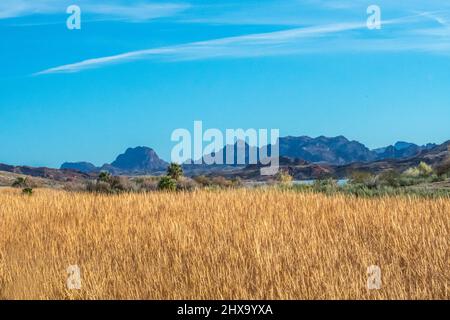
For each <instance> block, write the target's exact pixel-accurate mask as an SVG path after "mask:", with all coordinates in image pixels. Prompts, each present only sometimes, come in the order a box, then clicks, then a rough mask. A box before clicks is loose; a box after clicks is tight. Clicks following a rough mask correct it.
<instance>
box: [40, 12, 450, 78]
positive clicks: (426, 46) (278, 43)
mask: <svg viewBox="0 0 450 320" xmlns="http://www.w3.org/2000/svg"><path fill="white" fill-rule="evenodd" d="M423 16H424V15H423V14H417V15H414V16H408V17H403V18H399V19H392V20H388V21H384V22H383V28H388V27H389V26H390V25H392V26H394V25H397V24H405V23H414V22H417V19H423ZM355 32H356V34H355ZM362 32H367V29H366V23H365V22H364V23H340V24H329V25H320V26H313V27H305V28H293V29H288V30H283V31H276V32H268V33H257V34H249V35H242V36H235V37H226V38H219V39H213V40H207V41H199V42H192V43H187V44H181V45H175V46H169V47H162V48H151V49H144V50H137V51H131V52H127V53H122V54H118V55H112V56H106V57H100V58H94V59H87V60H84V61H81V62H76V63H72V64H66V65H62V66H57V67H53V68H49V69H46V70H43V71H40V72H37V73H35V74H34V75H44V74H54V73H73V72H79V71H82V70H85V69H90V68H99V67H103V66H105V65H109V64H115V63H116V64H117V63H124V62H128V61H132V60H142V59H155V58H164V59H168V60H177V61H179V60H196V59H210V58H227V57H257V56H270V55H288V54H302V53H314V52H339V51H406V50H417V51H427V52H442V51H448V49H449V46H450V43H448V42H442V41H441V42H439V43H438V42H436V41H434V40H435V39H434V38H423V39H420V41H417V39H414V38H413V37H412V33H408V34H402V35H400V36H398V37H386V38H378V39H367V38H364V37H358V35H361V33H362ZM333 36H334V37H333Z"/></svg>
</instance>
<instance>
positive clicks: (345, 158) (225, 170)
mask: <svg viewBox="0 0 450 320" xmlns="http://www.w3.org/2000/svg"><path fill="white" fill-rule="evenodd" d="M279 143H280V146H279V147H280V167H281V169H282V170H287V171H289V173H290V174H291V175H292V176H293V177H294V178H295V179H298V180H302V179H316V178H322V177H335V178H345V177H348V176H349V175H350V174H351V173H352V172H355V171H366V172H371V173H375V174H377V173H380V172H382V171H384V170H388V169H395V170H397V171H404V170H406V169H408V168H410V167H412V166H416V165H418V164H419V163H420V162H421V161H424V162H426V163H428V164H430V165H438V164H440V163H442V162H443V161H447V160H448V159H450V141H447V142H445V143H443V144H441V145H435V144H427V145H424V146H418V145H416V144H413V143H408V142H397V143H395V144H394V145H392V146H387V147H384V148H379V149H375V150H370V149H368V148H367V147H366V146H364V145H363V144H361V143H359V142H357V141H349V140H348V139H346V138H345V137H343V136H339V137H334V138H327V137H323V136H322V137H317V138H310V137H305V136H303V137H283V138H280V140H279ZM228 147H232V148H234V150H235V156H234V158H233V161H232V163H231V164H225V165H206V164H200V165H192V164H184V165H183V169H184V171H185V173H186V175H189V176H194V175H209V176H224V177H228V178H232V177H241V178H243V179H252V180H263V179H268V178H269V179H270V177H264V176H261V175H260V169H261V167H262V165H261V164H250V161H249V160H250V159H249V154H250V152H256V154H258V148H256V147H251V146H249V145H248V144H244V145H238V144H235V145H230V146H228ZM239 149H241V150H242V149H245V157H244V161H243V163H241V164H240V163H238V161H237V160H238V159H237V151H238V150H239ZM269 149H270V146H269ZM210 156H214V154H212V155H210ZM205 158H206V156H205ZM205 158H204V159H203V160H205ZM223 161H224V162H226V156H225V153H224V155H223ZM167 166H168V163H167V162H166V161H164V160H163V159H161V158H160V157H159V156H158V155H157V153H156V152H155V151H154V150H153V149H151V148H148V147H137V148H129V149H127V150H126V151H125V152H124V153H123V154H121V155H119V156H118V157H117V158H116V159H115V160H114V161H113V162H111V163H110V164H104V165H103V166H101V167H96V166H94V165H93V164H92V163H89V162H73V163H70V162H66V163H64V164H63V165H62V166H61V168H60V169H51V168H34V167H28V166H11V165H5V164H0V171H6V172H11V173H16V174H23V175H29V176H35V177H42V178H48V179H51V180H56V181H78V180H85V179H95V178H96V176H97V174H98V173H99V172H100V171H108V172H110V173H112V174H114V175H161V174H164V173H165V171H166V169H167Z"/></svg>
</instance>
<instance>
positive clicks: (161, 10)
mask: <svg viewBox="0 0 450 320" xmlns="http://www.w3.org/2000/svg"><path fill="white" fill-rule="evenodd" d="M71 4H73V1H69V0H1V1H0V19H6V18H17V17H25V16H30V15H37V14H66V8H67V7H68V6H69V5H71ZM77 5H79V6H80V7H81V10H82V12H83V13H87V14H92V15H96V16H99V17H101V18H102V19H104V20H108V18H110V19H124V20H129V21H145V20H150V19H155V18H160V17H168V16H173V15H176V14H178V13H180V12H182V11H184V10H186V9H188V8H189V7H190V5H189V4H185V3H168V2H166V3H164V2H160V3H157V2H148V1H146V2H145V1H136V2H132V3H127V4H126V5H125V4H123V3H122V2H117V1H110V2H109V3H107V4H105V3H104V2H101V1H99V0H90V1H86V0H81V1H77Z"/></svg>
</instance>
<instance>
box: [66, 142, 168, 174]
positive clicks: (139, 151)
mask: <svg viewBox="0 0 450 320" xmlns="http://www.w3.org/2000/svg"><path fill="white" fill-rule="evenodd" d="M168 165H169V164H168V163H167V162H165V161H164V160H162V159H160V158H159V156H158V155H157V154H156V152H155V150H153V149H151V148H148V147H136V148H128V149H127V150H126V151H125V153H123V154H121V155H119V156H118V157H117V158H116V160H115V161H113V162H112V163H111V164H104V165H103V166H102V167H96V166H94V165H93V164H92V163H89V162H66V163H63V164H62V166H61V169H70V170H76V171H80V172H84V173H91V172H100V171H107V172H110V173H112V174H115V175H121V174H131V175H144V174H154V173H158V172H162V171H165V170H166V169H167V166H168Z"/></svg>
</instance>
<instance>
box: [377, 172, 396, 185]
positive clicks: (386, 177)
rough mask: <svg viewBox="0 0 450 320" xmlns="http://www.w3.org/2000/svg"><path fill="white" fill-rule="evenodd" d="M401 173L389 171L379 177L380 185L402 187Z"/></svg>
mask: <svg viewBox="0 0 450 320" xmlns="http://www.w3.org/2000/svg"><path fill="white" fill-rule="evenodd" d="M400 177H401V175H400V173H398V172H397V171H395V170H392V169H391V170H387V171H384V172H382V173H381V174H379V175H378V181H379V183H380V185H383V186H389V187H394V188H397V187H400Z"/></svg>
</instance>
